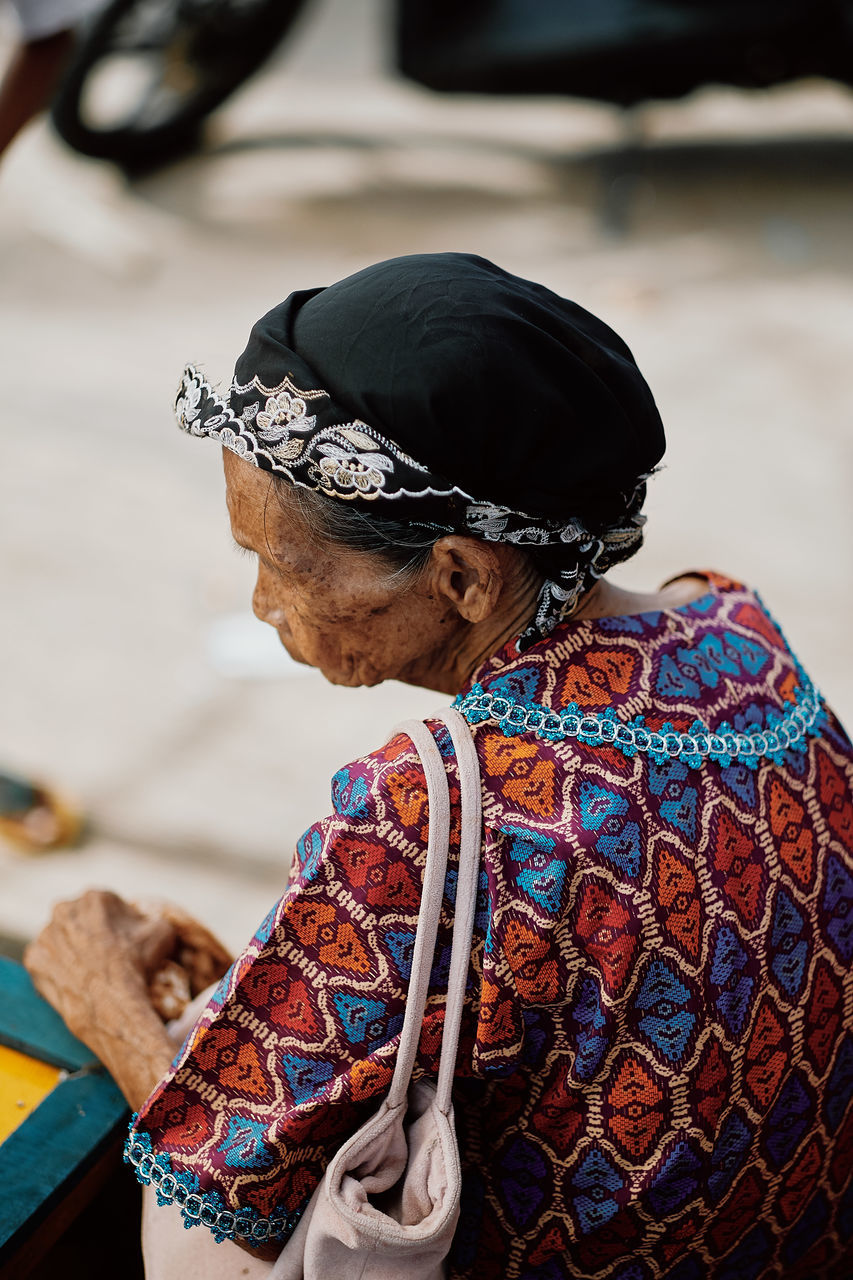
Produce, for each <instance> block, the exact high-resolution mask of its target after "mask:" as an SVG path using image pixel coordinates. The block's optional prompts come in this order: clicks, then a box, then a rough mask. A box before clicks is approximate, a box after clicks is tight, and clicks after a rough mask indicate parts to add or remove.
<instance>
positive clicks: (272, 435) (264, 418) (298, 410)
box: [255, 391, 317, 444]
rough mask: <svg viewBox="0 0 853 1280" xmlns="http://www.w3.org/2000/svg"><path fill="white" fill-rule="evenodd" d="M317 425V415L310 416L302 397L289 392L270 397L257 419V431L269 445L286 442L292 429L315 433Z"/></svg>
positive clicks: (280, 392) (281, 392)
mask: <svg viewBox="0 0 853 1280" xmlns="http://www.w3.org/2000/svg"><path fill="white" fill-rule="evenodd" d="M316 423H317V417H316V415H315V414H311V415H310V417H309V416H308V406H307V404H306V403H305V401H304V400H303V399H302V397H301V396H295V395H292V394H291V393H290V392H289V391H279V392H278V393H277V394H276V395H273V396H269V397H268V398H267V401H266V404H265V405H264V407H263V409H262V410H261V411H260V412H259V413H258V414H257V416H256V418H255V429H256V430H257V433H258V435H259V436H260V438H261V439H262V440H263V441H264V442H265V443H268V444H277V443H278V442H279V441H280V440H284V439H286V438H287V436H288V435H289V433H290V430H291V428H295V429H296V430H297V431H313V430H314V427H315V426H316Z"/></svg>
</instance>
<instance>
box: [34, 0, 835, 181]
mask: <svg viewBox="0 0 853 1280" xmlns="http://www.w3.org/2000/svg"><path fill="white" fill-rule="evenodd" d="M303 4H304V0H113V3H112V4H111V5H109V6H108V8H107V9H106V10H105V11H104V13H103V14H102V15H101V16H100V18H98V19H97V20H96V21H95V23H94V24H93V26H92V27H91V28H90V29H89V30H88V32H87V33H86V34H84V36H83V38H82V40H81V42H80V44H79V46H78V48H77V50H76V51H75V53H74V55H73V58H72V61H71V64H70V67H69V69H68V72H67V74H66V77H65V80H64V82H63V84H62V85H61V87H60V89H59V92H58V95H57V97H56V99H55V102H54V107H53V121H54V124H55V126H56V128H57V130H58V132H59V133H60V135H61V136H62V137H63V138H64V139H65V141H66V142H67V143H68V144H69V145H70V146H72V147H74V148H75V149H76V150H77V151H81V152H83V154H84V155H90V156H98V157H101V158H105V159H110V160H114V161H116V162H117V163H118V164H120V165H122V166H123V167H124V168H126V169H131V170H134V169H136V170H138V169H144V168H150V167H153V166H155V165H157V164H161V163H163V161H165V160H168V159H170V158H171V157H173V156H176V155H179V154H181V153H183V152H187V151H189V150H191V149H192V148H193V147H194V146H195V145H196V144H197V142H198V138H199V134H200V128H201V125H202V123H203V121H204V118H205V117H206V116H207V115H208V114H209V113H210V112H211V111H213V110H214V109H215V108H216V107H218V106H219V105H220V104H221V103H222V102H224V101H225V99H226V98H227V97H228V95H229V94H230V93H232V92H233V91H234V89H236V88H237V87H238V86H239V85H240V84H242V82H243V81H244V80H246V79H247V78H248V77H249V76H251V75H252V74H253V73H254V72H255V71H256V70H257V69H258V68H259V67H260V66H261V64H262V63H263V62H265V61H266V59H267V58H268V57H269V55H270V54H271V53H272V52H273V50H274V49H275V47H276V45H277V44H278V43H279V42H280V41H281V40H282V38H283V37H284V36H285V35H286V34H287V33H288V32H289V30H290V28H291V26H292V25H293V22H294V20H295V18H296V17H297V15H298V13H299V11H300V10H301V8H302V7H303ZM397 14H398V16H397V37H398V60H399V65H400V69H401V71H402V72H403V73H404V74H405V75H407V76H409V77H410V78H411V79H413V80H418V81H420V82H421V83H422V84H425V85H427V86H429V87H430V88H432V89H438V90H441V91H445V92H465V93H501V94H512V93H523V94H532V93H534V94H561V95H566V96H571V97H586V98H596V99H598V100H600V101H604V102H611V103H615V104H617V105H619V106H630V105H632V104H634V103H636V102H640V101H642V100H644V99H647V98H673V97H680V96H681V95H682V94H685V93H689V92H690V91H691V90H692V89H696V88H698V87H699V86H700V85H702V84H707V83H717V84H734V85H741V86H747V87H765V86H767V85H771V84H778V83H779V82H781V81H784V80H791V79H794V78H796V77H798V76H804V75H823V76H829V77H830V78H833V79H836V80H841V81H843V82H845V83H848V84H849V83H853V0H776V2H775V3H769V2H768V0H466V2H465V3H464V4H460V3H459V0H398V5H397Z"/></svg>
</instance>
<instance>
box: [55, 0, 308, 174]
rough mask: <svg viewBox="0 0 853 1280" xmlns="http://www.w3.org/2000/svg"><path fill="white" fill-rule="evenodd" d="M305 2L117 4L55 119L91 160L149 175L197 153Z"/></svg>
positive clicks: (65, 85) (144, 0) (74, 69)
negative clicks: (207, 124)
mask: <svg viewBox="0 0 853 1280" xmlns="http://www.w3.org/2000/svg"><path fill="white" fill-rule="evenodd" d="M303 4H304V0H113V3H112V4H110V5H108V6H107V8H106V9H105V10H104V11H103V13H102V14H101V15H100V16H99V17H98V18H97V19H96V20H95V22H94V23H93V24H92V26H91V27H89V28H88V30H86V31H85V32H84V33H83V35H82V37H81V40H80V43H79V44H78V47H77V49H76V50H75V53H74V55H73V57H72V59H71V62H70V64H69V66H68V68H67V71H66V74H65V78H64V80H63V82H62V84H61V85H60V88H59V91H58V93H57V96H56V98H55V99H54V104H53V110H52V118H53V123H54V125H55V127H56V129H57V131H58V133H59V135H60V136H61V137H62V138H64V140H65V141H66V142H67V143H68V145H69V146H71V147H73V148H74V149H75V151H80V152H82V153H83V155H87V156H95V157H98V158H100V159H107V160H115V161H116V162H117V163H119V164H121V165H123V166H124V167H125V168H129V169H145V168H147V167H151V166H153V165H157V164H161V163H163V162H164V161H165V160H168V159H169V158H171V157H172V156H174V155H179V154H181V153H183V152H186V151H190V150H192V148H193V147H194V146H195V144H196V143H197V141H198V136H199V131H200V127H201V124H202V122H203V121H204V119H205V117H206V116H208V115H209V114H210V112H211V111H213V110H214V109H215V108H216V107H218V106H219V105H220V103H222V102H224V101H225V99H226V98H227V97H228V95H229V94H231V93H233V91H234V90H235V89H236V88H238V87H239V85H241V84H242V83H243V81H244V80H248V79H249V77H250V76H252V75H253V74H254V73H255V71H257V70H258V68H259V67H260V66H261V65H262V64H263V63H264V62H265V61H266V60H267V58H268V57H269V55H270V54H271V53H272V52H273V51H274V50H275V48H276V46H277V45H278V44H279V42H280V41H281V39H282V37H283V36H284V35H285V33H286V32H287V31H288V30H289V29H290V26H291V25H292V23H293V21H294V19H295V18H296V16H297V14H298V13H299V11H300V9H301V8H302V7H303Z"/></svg>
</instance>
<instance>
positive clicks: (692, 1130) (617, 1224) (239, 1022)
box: [130, 575, 853, 1280]
mask: <svg viewBox="0 0 853 1280" xmlns="http://www.w3.org/2000/svg"><path fill="white" fill-rule="evenodd" d="M709 577H710V589H709V591H708V593H707V594H706V595H705V596H703V597H702V598H701V599H699V600H697V601H694V602H693V603H692V604H690V605H686V606H684V607H682V608H679V609H673V610H667V611H664V612H661V613H646V614H641V615H637V616H633V617H624V618H603V619H597V620H582V621H579V622H572V621H571V620H569V621H568V622H566V623H564V624H561V625H560V626H559V627H558V628H557V630H556V631H555V632H554V633H553V634H552V636H550V637H549V639H548V640H546V641H543V642H541V643H540V644H537V645H535V646H533V647H532V648H531V649H529V650H527V651H526V652H525V653H524V654H522V655H521V656H519V655H518V654H517V653H516V652H515V648H514V645H513V644H510V645H507V647H506V648H505V649H504V650H502V651H501V652H500V653H498V654H496V655H494V656H493V657H492V658H491V659H490V660H489V661H488V662H487V663H486V664H485V665H484V667H482V668H481V669H480V670H479V671H478V672H477V673H476V676H475V679H476V681H477V682H478V683H479V684H480V685H481V686H482V688H483V689H484V690H485V691H487V692H490V693H492V694H493V695H494V696H495V697H500V698H505V699H507V700H508V701H512V702H523V703H525V704H529V703H533V702H535V703H536V704H537V705H538V706H542V707H545V708H547V709H549V710H551V711H553V712H555V713H557V714H558V715H559V714H562V713H563V712H564V711H565V708H566V707H567V706H569V705H570V704H572V703H574V704H577V706H578V707H579V708H580V710H581V712H583V711H584V710H590V711H595V712H597V713H598V714H601V713H603V712H604V711H605V710H606V709H608V708H613V710H614V712H615V713H616V715H617V716H618V718H619V719H620V720H621V721H623V722H625V723H629V722H634V720H635V719H636V717H643V722H644V724H645V725H646V726H647V728H648V729H649V731H650V732H652V733H659V732H660V731H661V729H662V727H663V726H664V725H667V724H668V725H671V726H672V727H673V731H674V732H676V733H687V732H689V731H690V726H691V725H693V724H694V723H695V722H696V720H697V719H701V720H702V722H703V723H704V724H705V725H706V726H707V727H708V729H709V730H710V731H711V732H714V731H715V730H716V727H717V726H719V725H720V724H722V723H728V724H730V725H731V726H732V731H733V732H735V733H750V732H753V731H754V730H755V729H756V728H760V727H761V726H762V725H764V724H766V723H767V715H768V712H770V713H771V719H772V718H773V716H784V715H785V709H786V707H788V706H790V704H791V701H792V699H793V698H794V696H795V691H796V689H797V686H798V684H799V682H800V673H799V671H798V667H797V664H796V662H795V660H794V659H793V657H792V656H791V654H790V652H789V651H788V649H787V647H786V645H785V643H784V640H783V639H782V637H781V635H780V634H779V632H778V630H777V628H776V627H775V625H774V624H773V622H772V621H771V620H770V618H769V617H768V616H767V614H766V613H765V612H764V611H763V609H762V607H761V605H760V603H759V602H758V600H757V598H756V597H755V595H754V594H753V593H752V592H750V591H749V590H747V589H746V588H744V587H742V586H740V585H739V584H737V583H733V582H730V581H728V580H727V579H724V578H721V577H719V576H716V575H709ZM433 727H434V729H436V730H437V726H433ZM473 733H474V737H475V742H476V745H477V751H478V756H479V760H480V766H481V771H482V778H483V806H484V807H483V816H484V839H483V852H482V864H481V875H480V898H479V901H478V910H477V919H476V923H475V939H474V956H473V967H472V973H471V981H470V984H469V994H468V1000H467V1004H466V1010H465V1016H464V1020H463V1029H462V1037H461V1042H460V1053H459V1060H458V1064H457V1083H456V1090H455V1099H456V1107H455V1109H456V1123H457V1130H458V1132H459V1136H460V1145H461V1148H462V1152H463V1163H464V1178H463V1182H464V1192H463V1203H462V1214H461V1220H460V1225H459V1229H458V1231H457V1234H456V1238H455V1241H454V1246H453V1252H452V1256H451V1266H450V1276H451V1278H452V1280H467V1278H469V1277H476V1278H477V1280H498V1277H500V1278H501V1280H503V1278H504V1277H506V1278H507V1280H533V1278H534V1277H535V1278H536V1280H563V1277H588V1276H595V1277H596V1280H611V1278H612V1280H705V1278H706V1277H709V1276H710V1277H719V1280H723V1278H724V1277H725V1278H729V1277H730V1278H731V1280H741V1278H753V1277H754V1278H756V1280H758V1278H759V1277H765V1278H766V1280H770V1277H781V1276H782V1275H784V1276H788V1275H791V1276H794V1275H796V1276H804V1277H805V1276H812V1275H832V1274H837V1275H839V1276H842V1275H847V1274H853V1270H851V1269H850V1267H849V1265H848V1264H845V1263H844V1261H843V1256H844V1253H845V1251H849V1248H850V1243H851V1240H853V1106H851V1100H853V974H852V973H851V961H853V791H852V787H853V748H851V745H850V742H849V740H848V739H847V737H846V736H845V735H844V733H843V731H842V730H841V729H840V727H839V725H838V723H837V721H836V720H835V719H834V717H833V716H832V715H831V713H829V712H827V713H826V714H825V715H823V716H822V719H821V728H820V733H819V735H818V736H815V737H811V738H808V739H807V740H804V741H802V742H799V743H798V744H797V746H798V748H799V749H798V750H788V751H785V752H783V753H782V756H781V758H777V759H770V758H764V759H762V760H761V761H760V763H759V764H758V766H757V768H753V767H751V766H750V767H746V766H745V765H744V764H743V763H742V762H739V761H738V760H736V759H735V760H732V761H731V762H730V763H729V764H726V765H724V764H721V763H719V762H718V763H715V762H714V761H712V760H705V761H704V762H703V763H702V764H701V767H700V768H694V767H688V764H685V763H683V762H681V761H679V760H678V759H665V758H663V757H661V758H660V759H659V760H657V761H656V760H654V759H652V758H650V757H649V756H648V755H647V754H643V753H642V752H640V753H637V754H636V755H634V756H633V757H630V756H627V755H626V754H625V753H624V752H622V751H620V750H618V749H617V748H616V747H615V746H611V745H608V744H604V745H591V744H589V743H584V742H583V741H582V740H580V739H578V738H574V739H571V740H563V741H551V742H549V741H545V740H543V739H542V737H538V736H536V735H535V734H534V733H533V732H532V731H531V732H511V733H508V734H505V733H503V732H502V731H501V728H500V727H499V725H498V724H496V723H493V722H484V723H480V724H478V725H476V726H475V727H474V729H473ZM437 738H438V741H439V744H440V746H441V748H442V752H443V754H444V756H445V759H446V761H447V766H448V775H449V780H450V784H451V805H452V811H453V814H454V816H455V818H456V821H455V823H454V824H453V825H454V828H455V830H454V833H453V845H454V847H452V849H451V869H450V871H449V873H448V880H447V884H446V892H445V907H444V911H443V913H442V922H441V926H440V929H439V939H438V945H437V950H436V960H435V967H434V972H433V981H434V983H435V984H436V988H437V991H440V990H441V982H442V976H443V975H446V965H447V954H448V953H447V948H448V946H449V941H450V927H451V924H452V900H453V892H454V886H455V881H454V875H455V864H456V857H457V854H456V848H455V842H456V841H457V840H458V812H459V802H458V782H457V777H456V771H455V762H454V760H453V756H452V751H451V749H450V746H449V742H448V739H447V737H446V735H445V734H443V732H442V731H441V730H437ZM753 763H754V762H753ZM333 803H334V812H333V814H332V815H331V817H330V818H328V819H326V820H325V821H323V822H320V823H317V824H316V825H315V826H314V827H312V828H311V829H310V830H309V831H308V832H306V834H305V836H303V838H302V840H301V841H300V843H299V847H298V850H297V858H296V861H295V863H294V868H293V871H292V875H291V881H290V884H289V887H288V890H287V892H286V894H285V895H284V897H283V899H282V900H281V902H280V903H278V904H277V906H276V907H275V908H274V910H273V911H272V912H271V913H270V915H269V916H268V917H267V920H266V921H265V922H264V924H263V925H262V926H261V929H260V930H259V932H258V934H257V935H256V937H255V938H254V939H253V941H252V943H251V944H250V946H249V947H248V948H247V950H246V952H245V953H244V954H243V955H242V956H241V957H240V958H239V959H238V960H237V961H236V962H235V964H234V966H233V967H232V970H231V971H230V973H229V974H228V975H227V976H226V978H225V979H224V980H223V982H222V984H221V985H220V989H219V991H218V992H217V995H216V997H215V998H214V1000H213V1001H212V1002H211V1004H210V1006H209V1007H208V1009H207V1010H206V1012H205V1014H204V1015H203V1016H202V1018H201V1020H200V1022H199V1024H198V1025H197V1027H196V1028H195V1029H194V1031H193V1032H192V1033H191V1035H190V1037H189V1040H188V1042H187V1044H186V1045H185V1046H184V1048H183V1049H182V1051H181V1053H180V1054H179V1055H178V1058H177V1059H176V1062H175V1064H174V1066H173V1068H172V1070H171V1071H170V1073H169V1075H168V1076H167V1077H166V1079H165V1080H164V1081H163V1082H162V1083H161V1085H160V1086H158V1089H157V1090H156V1091H155V1093H154V1094H153V1095H152V1098H151V1099H149V1101H148V1103H147V1104H146V1106H145V1108H144V1109H143V1111H142V1113H141V1115H140V1117H139V1118H138V1120H137V1122H136V1124H135V1127H134V1129H133V1132H132V1138H131V1143H130V1152H131V1159H132V1160H133V1161H134V1162H135V1163H137V1164H140V1165H141V1166H142V1169H141V1175H142V1176H144V1177H153V1180H154V1181H155V1182H158V1183H159V1185H160V1189H161V1195H162V1198H163V1199H171V1200H174V1201H176V1202H177V1203H183V1202H186V1203H188V1204H189V1205H190V1206H191V1208H190V1211H189V1212H188V1211H187V1210H186V1208H184V1215H185V1218H186V1219H187V1220H188V1221H190V1222H203V1223H205V1224H206V1225H208V1226H210V1227H211V1228H212V1229H213V1230H214V1231H215V1232H216V1233H217V1235H218V1236H219V1237H220V1238H222V1237H227V1236H229V1235H234V1234H243V1235H249V1234H251V1233H252V1232H253V1231H254V1233H255V1235H256V1237H257V1238H261V1237H263V1236H264V1235H265V1234H270V1233H271V1234H273V1235H275V1236H277V1237H278V1238H279V1239H285V1238H286V1236H287V1234H288V1233H289V1231H291V1230H292V1228H293V1224H294V1223H295V1221H296V1220H297V1219H298V1215H299V1212H300V1211H301V1209H302V1207H303V1206H304V1204H305V1203H306V1201H307V1199H308V1198H309V1197H310V1194H311V1191H312V1190H313V1187H314V1186H315V1185H316V1183H317V1180H318V1179H319V1177H320V1176H321V1174H322V1170H323V1168H324V1167H325V1164H326V1163H327V1161H328V1159H329V1156H330V1155H331V1153H332V1152H333V1151H334V1150H335V1149H336V1148H337V1146H338V1145H339V1144H340V1142H341V1140H342V1139H343V1138H344V1137H346V1136H347V1135H348V1134H349V1133H351V1132H352V1131H353V1130H354V1128H355V1127H356V1126H357V1125H358V1124H359V1123H361V1122H362V1121H363V1120H364V1119H365V1118H366V1117H367V1116H368V1115H369V1114H370V1113H371V1112H372V1111H373V1110H374V1109H375V1108H376V1106H377V1104H378V1101H379V1100H380V1099H381V1097H382V1096H383V1094H384V1092H385V1090H386V1089H387V1087H388V1083H389V1079H390V1073H391V1070H392V1068H393V1063H394V1059H395V1054H396V1049H397V1043H398V1038H399V1032H400V1027H401V1023H402V1014H403V1010H404V1004H405V990H406V983H407V979H408V973H409V969H410V965H411V952H412V945H413V938H414V930H415V926H416V922H417V915H418V908H419V901H420V887H421V877H422V872H423V863H424V856H425V848H426V844H425V841H426V834H427V831H426V828H427V822H428V813H427V805H426V794H425V784H424V778H423V774H422V771H421V769H420V766H419V763H418V759H417V755H416V753H415V751H414V749H413V747H412V745H411V743H410V742H409V741H408V740H407V739H404V738H397V739H394V740H393V741H392V742H390V743H389V744H387V746H385V747H383V748H381V749H380V750H378V751H376V752H374V753H373V755H371V756H369V757H366V758H365V759H363V760H360V761H356V762H355V763H353V764H351V765H349V766H347V767H346V768H345V769H342V770H340V771H339V773H338V774H337V775H336V777H335V780H334V785H333ZM442 1020H443V1000H442V997H441V995H440V994H433V995H431V996H430V998H429V1001H428V1006H427V1016H426V1020H425V1024H424V1031H423V1035H422V1039H421V1045H420V1052H419V1057H418V1070H419V1071H433V1070H434V1069H435V1067H436V1064H437V1059H438V1053H439V1050H440V1043H441V1027H442ZM235 1223H237V1225H236V1226H235Z"/></svg>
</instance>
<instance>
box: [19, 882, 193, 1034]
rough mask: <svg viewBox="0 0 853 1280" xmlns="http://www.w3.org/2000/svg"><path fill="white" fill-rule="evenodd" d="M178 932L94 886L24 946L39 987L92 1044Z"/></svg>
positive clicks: (143, 985)
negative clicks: (93, 1037)
mask: <svg viewBox="0 0 853 1280" xmlns="http://www.w3.org/2000/svg"><path fill="white" fill-rule="evenodd" d="M175 944H176V935H175V930H174V927H173V926H172V925H170V924H169V923H168V922H167V921H166V920H164V919H162V918H161V919H157V918H155V917H153V916H149V915H145V914H143V912H141V911H140V910H138V908H136V907H134V906H131V904H130V903H128V902H125V901H124V900H123V899H122V898H119V897H118V895H117V894H115V893H107V892H105V891H104V890H99V889H91V890H89V892H87V893H84V894H83V895H82V897H80V898H75V899H74V900H73V901H71V902H61V903H60V904H59V905H58V906H57V907H56V908H55V910H54V912H53V915H52V916H51V919H50V922H49V923H48V924H47V925H45V927H44V928H43V929H42V931H41V933H40V934H39V935H38V937H37V938H36V939H35V941H34V942H32V943H30V945H29V946H28V947H27V949H26V951H25V952H24V964H25V965H26V968H27V971H28V972H29V974H30V977H31V978H32V980H33V982H34V984H35V986H36V988H37V989H38V990H39V991H40V992H41V994H42V995H43V996H44V998H45V1000H47V1001H48V1002H49V1003H50V1004H52V1005H53V1007H54V1009H56V1011H57V1013H59V1014H60V1015H61V1016H62V1018H63V1019H64V1021H65V1023H66V1025H67V1026H68V1029H69V1030H70V1031H72V1032H73V1033H74V1035H76V1036H78V1037H79V1038H80V1039H81V1040H83V1041H84V1042H85V1043H86V1044H88V1045H89V1046H90V1048H94V1045H93V1044H92V1036H93V1034H94V1035H97V1031H98V1029H99V1027H100V1025H101V1024H102V1023H104V1022H105V1021H109V1020H111V1019H107V1018H105V1015H106V1014H109V1013H113V1014H114V1013H115V1012H116V1010H117V1008H120V1006H121V1005H122V1004H123V1003H124V1002H125V1001H126V1000H128V999H133V998H134V997H137V998H139V997H144V996H145V993H146V989H147V980H148V978H149V976H150V975H151V974H153V973H154V972H155V971H156V969H157V968H159V966H160V965H161V964H163V962H164V961H165V960H166V959H167V958H168V957H169V956H170V955H171V953H172V951H173V950H174V948H175Z"/></svg>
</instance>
